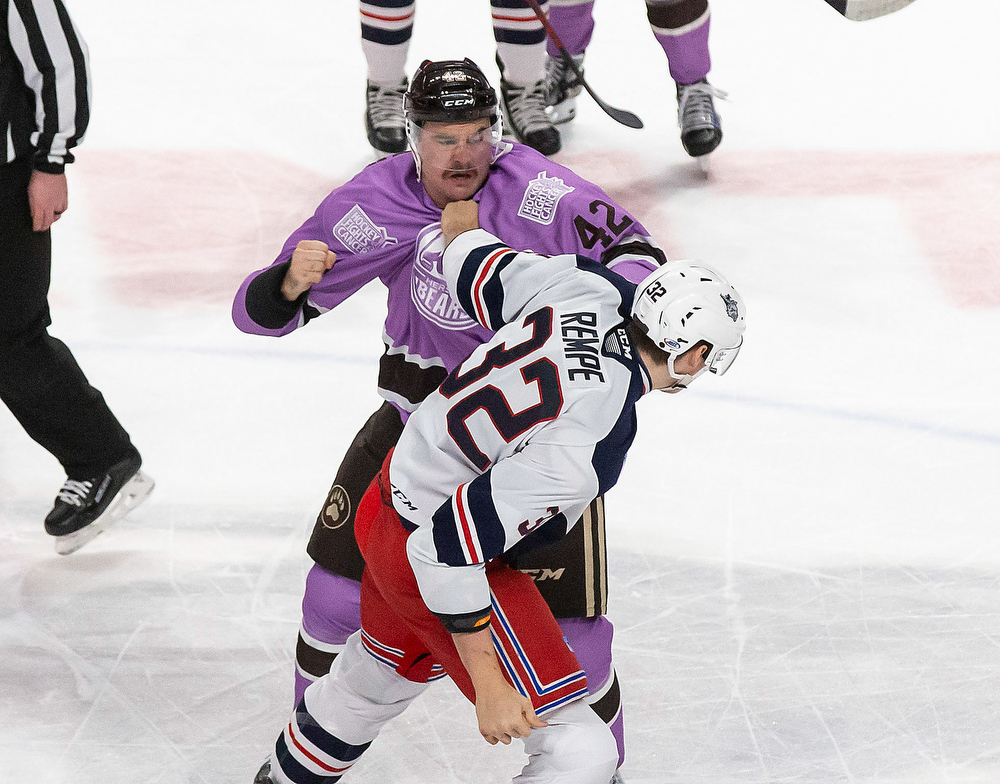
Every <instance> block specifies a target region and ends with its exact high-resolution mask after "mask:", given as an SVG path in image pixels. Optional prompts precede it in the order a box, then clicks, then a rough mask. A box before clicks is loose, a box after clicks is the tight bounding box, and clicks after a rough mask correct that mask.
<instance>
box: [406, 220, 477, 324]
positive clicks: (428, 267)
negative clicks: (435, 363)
mask: <svg viewBox="0 0 1000 784" xmlns="http://www.w3.org/2000/svg"><path fill="white" fill-rule="evenodd" d="M443 254H444V234H442V233H441V224H440V223H432V224H431V225H430V226H425V227H424V228H423V229H421V230H420V232H419V233H418V234H417V244H416V258H415V259H414V261H413V272H412V274H411V277H410V297H411V298H412V299H413V304H414V305H416V306H417V310H419V311H420V314H421V315H422V316H423V317H424V318H425V319H427V320H428V321H430V322H432V323H434V324H437V325H438V326H439V327H441V328H443V329H451V330H463V329H468V328H469V327H472V326H474V325H475V323H476V322H475V321H473V320H472V319H471V318H469V316H468V314H467V313H466V312H465V311H464V310H463V309H462V306H461V305H459V304H458V300H457V299H454V298H453V297H452V296H451V292H450V291H448V284H447V283H446V282H445V279H444V271H443V270H442V268H441V257H442V255H443Z"/></svg>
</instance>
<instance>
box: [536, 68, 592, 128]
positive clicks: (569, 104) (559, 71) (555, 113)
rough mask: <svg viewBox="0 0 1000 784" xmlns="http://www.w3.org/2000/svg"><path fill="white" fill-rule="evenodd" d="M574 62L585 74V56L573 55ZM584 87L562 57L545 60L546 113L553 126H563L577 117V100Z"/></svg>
mask: <svg viewBox="0 0 1000 784" xmlns="http://www.w3.org/2000/svg"><path fill="white" fill-rule="evenodd" d="M573 62H574V63H575V64H576V67H577V68H579V69H580V73H583V55H582V54H575V55H573ZM582 89H583V85H582V84H581V83H580V79H579V78H578V77H577V75H576V74H575V73H574V72H573V69H572V68H570V67H569V66H568V65H567V64H566V62H565V61H564V60H563V58H562V56H558V57H552V56H551V55H549V56H547V57H546V60H545V111H546V112H547V113H548V115H549V119H550V120H552V122H553V124H555V125H561V124H562V123H567V122H569V121H570V120H572V119H573V118H574V117H576V99H577V96H578V95H580V91H581V90H582Z"/></svg>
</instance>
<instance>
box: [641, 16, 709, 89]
mask: <svg viewBox="0 0 1000 784" xmlns="http://www.w3.org/2000/svg"><path fill="white" fill-rule="evenodd" d="M703 19H704V21H700V22H699V23H697V24H696V25H694V26H689V27H687V28H682V29H683V32H681V31H673V33H672V34H671V33H665V32H662V31H661V29H659V28H656V27H654V28H653V34H654V35H655V36H656V40H657V41H659V42H660V46H662V47H663V53H664V54H665V55H666V56H667V64H668V66H669V68H670V77H671V78H672V79H673V80H674V81H675V82H677V84H694V83H695V82H699V81H701V80H702V79H704V78H705V77H706V76H707V75H708V72H709V70H710V69H711V67H712V59H711V57H710V56H709V53H708V28H709V26H710V23H711V21H712V17H711V16H710V15H709V14H707V13H706V14H705V16H704V17H703Z"/></svg>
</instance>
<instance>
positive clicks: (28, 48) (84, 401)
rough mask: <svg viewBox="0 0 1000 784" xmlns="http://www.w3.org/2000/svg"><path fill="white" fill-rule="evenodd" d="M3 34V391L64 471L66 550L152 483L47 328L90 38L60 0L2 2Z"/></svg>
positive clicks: (55, 529)
mask: <svg viewBox="0 0 1000 784" xmlns="http://www.w3.org/2000/svg"><path fill="white" fill-rule="evenodd" d="M0 33H2V35H0V399H2V400H3V402H4V404H5V405H6V406H7V407H8V408H9V409H10V411H11V412H12V413H13V414H14V416H15V417H16V418H17V420H18V422H20V423H21V426H22V427H23V428H24V429H25V431H26V432H27V433H28V435H29V436H31V438H33V439H34V440H35V441H37V442H38V443H39V444H41V445H42V446H43V447H45V449H47V450H48V451H49V452H51V453H52V454H53V455H54V456H55V457H56V459H57V460H58V461H59V462H60V463H61V464H62V466H63V468H64V469H65V471H66V476H67V479H66V482H65V484H64V485H63V487H62V489H61V490H60V491H59V494H58V496H57V497H56V500H55V504H54V506H53V508H52V511H51V512H50V513H49V514H48V516H47V517H46V519H45V530H46V531H47V532H48V533H49V534H50V535H52V536H54V537H55V538H56V539H55V543H56V552H58V553H61V554H67V553H71V552H73V551H74V550H76V549H78V548H80V547H82V546H83V545H84V544H86V543H87V542H88V541H90V540H91V539H93V538H94V537H95V536H96V535H97V534H99V533H100V532H101V531H102V530H104V529H105V528H107V527H108V526H109V525H111V524H112V523H114V522H115V521H116V520H118V519H120V518H121V517H122V516H123V515H124V514H125V513H127V512H128V511H129V510H130V509H131V508H133V507H134V506H135V505H137V504H138V503H140V502H141V501H142V500H143V499H144V498H145V497H146V496H147V495H148V494H149V492H150V491H151V490H152V487H153V485H152V482H151V481H150V480H149V479H148V477H146V476H145V475H144V474H143V473H142V472H141V471H140V470H139V466H140V465H141V463H142V460H141V458H140V456H139V452H138V451H137V450H136V448H135V447H134V446H133V445H132V442H131V440H130V439H129V436H128V433H126V432H125V430H124V428H123V427H122V426H121V424H120V423H119V422H118V420H117V419H116V418H115V415H114V414H112V413H111V410H110V409H109V408H108V406H107V404H106V403H105V402H104V397H103V396H102V395H101V393H100V392H99V391H98V390H96V389H94V387H92V386H91V385H90V384H89V383H88V381H87V378H86V376H84V374H83V371H82V370H81V369H80V366H79V365H77V363H76V360H75V359H74V357H73V355H72V353H70V350H69V349H68V348H67V347H66V346H65V345H64V344H63V343H62V342H61V341H59V340H57V339H56V338H53V337H52V336H50V335H49V333H48V327H49V325H50V324H51V323H52V321H51V318H50V316H49V304H48V290H49V279H50V271H51V262H52V246H51V237H50V231H49V229H50V227H51V226H52V224H53V223H55V222H56V221H57V220H59V218H60V216H61V215H62V214H63V213H64V212H65V211H66V208H67V206H68V200H67V188H66V175H65V173H64V167H65V165H66V164H68V163H72V162H73V155H72V153H71V152H70V150H71V149H72V148H73V147H74V146H75V145H76V144H77V142H79V141H80V139H81V138H82V137H83V134H84V132H85V131H86V130H87V123H88V121H89V119H90V73H89V67H88V62H87V45H86V44H85V43H84V40H83V38H82V37H81V36H80V33H79V31H78V30H77V29H76V27H75V25H74V24H73V22H72V20H71V19H70V17H69V14H68V13H67V11H66V7H65V6H64V5H63V3H62V2H61V0H0Z"/></svg>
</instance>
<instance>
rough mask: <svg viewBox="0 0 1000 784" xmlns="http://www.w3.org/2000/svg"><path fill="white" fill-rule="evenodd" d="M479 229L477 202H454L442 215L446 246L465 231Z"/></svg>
mask: <svg viewBox="0 0 1000 784" xmlns="http://www.w3.org/2000/svg"><path fill="white" fill-rule="evenodd" d="M478 228H479V203H478V202H475V201H453V202H451V203H450V204H448V205H446V206H445V208H444V212H442V213H441V233H442V234H444V246H445V247H446V248H447V247H448V246H449V245H451V241H452V240H453V239H455V237H457V236H458V235H459V234H461V233H462V232H463V231H469V230H470V229H478Z"/></svg>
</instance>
